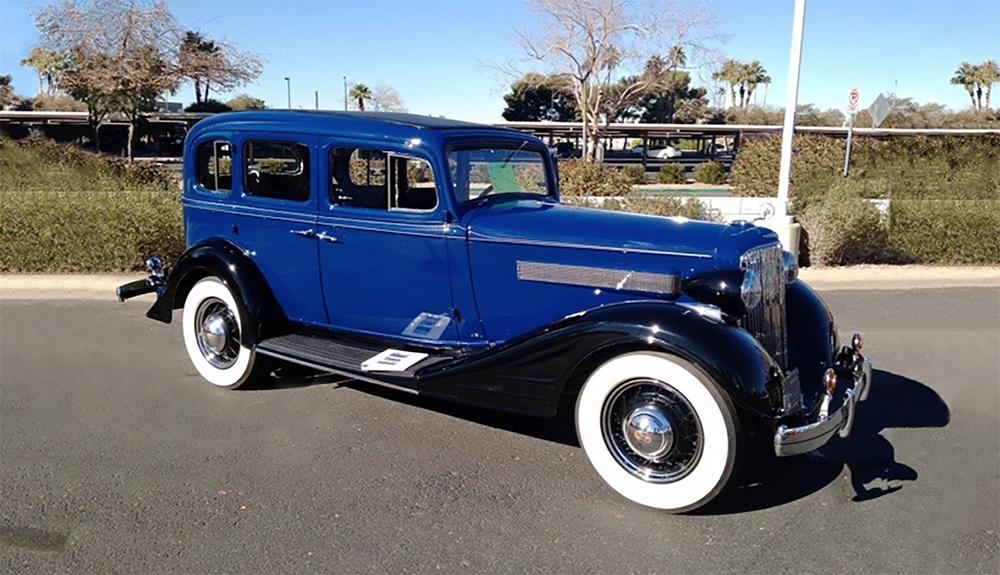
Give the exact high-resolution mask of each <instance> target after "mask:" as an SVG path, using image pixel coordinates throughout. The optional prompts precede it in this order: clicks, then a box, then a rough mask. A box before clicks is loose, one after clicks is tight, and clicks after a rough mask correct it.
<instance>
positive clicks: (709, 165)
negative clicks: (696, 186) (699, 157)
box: [694, 162, 726, 184]
mask: <svg viewBox="0 0 1000 575" xmlns="http://www.w3.org/2000/svg"><path fill="white" fill-rule="evenodd" d="M694 181H696V182H699V183H702V184H724V183H726V168H724V167H722V164H720V163H719V162H706V163H704V164H698V165H697V166H695V168H694Z"/></svg>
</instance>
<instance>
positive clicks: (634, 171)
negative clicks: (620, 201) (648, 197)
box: [621, 165, 646, 185]
mask: <svg viewBox="0 0 1000 575" xmlns="http://www.w3.org/2000/svg"><path fill="white" fill-rule="evenodd" d="M621 170H622V173H624V174H625V177H626V178H628V181H629V182H630V183H631V184H634V185H640V184H645V183H646V168H644V167H643V166H638V165H637V166H625V167H624V168H622V169H621Z"/></svg>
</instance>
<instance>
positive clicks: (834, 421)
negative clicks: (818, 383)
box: [774, 349, 872, 457]
mask: <svg viewBox="0 0 1000 575" xmlns="http://www.w3.org/2000/svg"><path fill="white" fill-rule="evenodd" d="M846 351H847V350H846V349H845V352H846ZM852 353H853V357H852V360H851V365H850V375H851V378H852V379H853V380H854V385H853V386H852V387H850V388H848V389H847V390H846V391H844V393H843V396H842V397H843V403H842V404H841V406H840V408H838V409H837V410H836V411H834V412H833V413H829V412H828V406H829V404H830V402H831V401H832V399H833V398H832V397H831V396H830V395H826V394H825V395H824V397H823V399H822V401H823V405H822V406H821V408H820V413H819V416H818V418H817V420H816V421H814V422H811V423H807V424H806V425H802V426H799V427H788V426H787V425H782V426H780V427H778V429H777V431H776V432H775V433H774V454H775V455H777V456H778V457H787V456H789V455H799V454H802V453H808V452H810V451H813V450H814V449H818V448H820V447H822V446H824V445H826V443H827V442H828V441H830V439H832V438H833V436H834V434H838V435H840V437H847V436H848V435H850V433H851V427H852V426H853V425H854V410H855V409H857V405H858V403H859V402H861V401H864V400H865V399H867V398H868V392H869V391H871V385H872V362H871V360H870V359H869V358H867V357H864V356H863V355H861V353H859V352H852Z"/></svg>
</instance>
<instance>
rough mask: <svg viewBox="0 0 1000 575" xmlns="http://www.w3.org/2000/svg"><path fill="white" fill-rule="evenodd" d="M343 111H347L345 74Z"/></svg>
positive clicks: (345, 78) (345, 80)
mask: <svg viewBox="0 0 1000 575" xmlns="http://www.w3.org/2000/svg"><path fill="white" fill-rule="evenodd" d="M344 111H345V112H346V111H347V76H344Z"/></svg>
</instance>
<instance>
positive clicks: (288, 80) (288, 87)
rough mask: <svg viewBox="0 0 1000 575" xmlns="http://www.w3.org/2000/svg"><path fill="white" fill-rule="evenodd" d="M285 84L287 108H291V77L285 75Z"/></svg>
mask: <svg viewBox="0 0 1000 575" xmlns="http://www.w3.org/2000/svg"><path fill="white" fill-rule="evenodd" d="M285 86H286V88H287V89H288V109H289V110H291V109H292V79H291V78H289V77H288V76H285Z"/></svg>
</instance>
